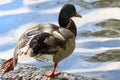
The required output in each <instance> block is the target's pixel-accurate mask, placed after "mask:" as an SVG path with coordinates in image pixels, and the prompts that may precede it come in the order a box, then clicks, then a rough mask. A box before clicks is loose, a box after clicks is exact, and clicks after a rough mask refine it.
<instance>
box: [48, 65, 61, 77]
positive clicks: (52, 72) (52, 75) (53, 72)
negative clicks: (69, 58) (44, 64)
mask: <svg viewBox="0 0 120 80" xmlns="http://www.w3.org/2000/svg"><path fill="white" fill-rule="evenodd" d="M57 64H58V63H54V66H53V70H52V71H51V72H50V73H47V74H46V76H48V77H54V76H57V75H60V72H55V69H56V67H57Z"/></svg>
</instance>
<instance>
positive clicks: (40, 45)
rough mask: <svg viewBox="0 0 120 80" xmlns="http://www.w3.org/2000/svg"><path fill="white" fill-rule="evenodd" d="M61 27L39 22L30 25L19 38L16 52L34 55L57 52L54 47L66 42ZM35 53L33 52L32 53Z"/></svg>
mask: <svg viewBox="0 0 120 80" xmlns="http://www.w3.org/2000/svg"><path fill="white" fill-rule="evenodd" d="M58 29H59V27H58V26H56V25H53V24H38V25H35V26H33V27H30V28H29V29H28V30H27V31H25V32H24V33H23V35H22V36H21V37H20V38H19V40H18V42H17V46H16V49H15V54H18V55H21V54H29V55H31V56H32V55H34V54H38V53H48V52H49V53H52V52H55V51H56V50H54V47H56V46H58V45H60V46H61V47H62V46H63V44H65V39H64V38H63V36H62V35H61V34H60V33H59V32H58ZM31 53H33V54H31Z"/></svg>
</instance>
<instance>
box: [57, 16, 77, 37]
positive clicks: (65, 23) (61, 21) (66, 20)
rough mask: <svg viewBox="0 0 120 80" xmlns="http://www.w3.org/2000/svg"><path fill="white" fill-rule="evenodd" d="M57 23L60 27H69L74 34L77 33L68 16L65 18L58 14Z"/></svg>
mask: <svg viewBox="0 0 120 80" xmlns="http://www.w3.org/2000/svg"><path fill="white" fill-rule="evenodd" d="M58 22H59V25H60V27H64V28H66V29H69V30H70V31H71V32H73V33H74V34H75V36H76V34H77V29H76V25H75V23H74V21H73V20H72V19H70V18H67V17H66V16H64V15H59V20H58Z"/></svg>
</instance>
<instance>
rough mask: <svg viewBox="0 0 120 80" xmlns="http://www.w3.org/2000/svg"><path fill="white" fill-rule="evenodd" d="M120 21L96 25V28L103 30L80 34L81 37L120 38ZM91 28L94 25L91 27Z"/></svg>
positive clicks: (105, 21)
mask: <svg viewBox="0 0 120 80" xmlns="http://www.w3.org/2000/svg"><path fill="white" fill-rule="evenodd" d="M119 23H120V20H118V19H108V20H104V21H102V22H98V23H95V24H94V26H96V28H97V27H100V28H101V30H99V31H96V32H92V31H88V30H87V31H84V32H81V33H79V35H81V36H95V37H120V24H119ZM90 26H91V27H92V26H93V25H90Z"/></svg>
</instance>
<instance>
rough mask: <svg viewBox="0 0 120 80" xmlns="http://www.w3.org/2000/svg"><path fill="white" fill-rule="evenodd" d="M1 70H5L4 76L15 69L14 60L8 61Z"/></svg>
mask: <svg viewBox="0 0 120 80" xmlns="http://www.w3.org/2000/svg"><path fill="white" fill-rule="evenodd" d="M1 69H3V70H4V72H3V74H4V73H6V72H8V71H10V70H13V69H14V62H13V58H10V59H8V60H7V61H5V62H4V63H3V64H2V65H1Z"/></svg>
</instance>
